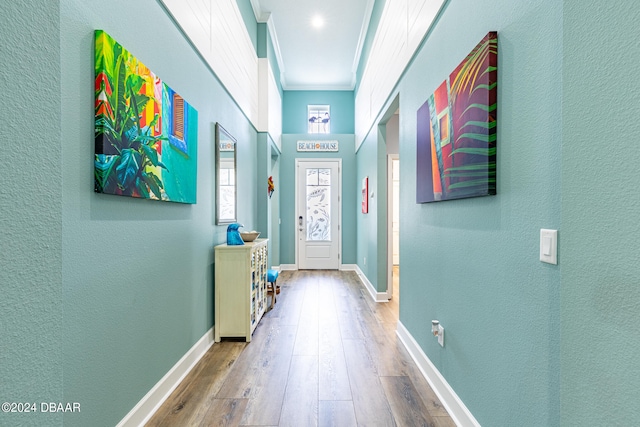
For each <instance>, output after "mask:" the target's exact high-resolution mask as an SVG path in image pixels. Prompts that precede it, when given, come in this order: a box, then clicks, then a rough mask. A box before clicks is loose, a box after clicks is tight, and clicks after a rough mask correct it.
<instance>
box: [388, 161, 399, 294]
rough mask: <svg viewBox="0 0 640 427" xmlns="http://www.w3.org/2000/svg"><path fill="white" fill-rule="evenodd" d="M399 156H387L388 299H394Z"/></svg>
mask: <svg viewBox="0 0 640 427" xmlns="http://www.w3.org/2000/svg"><path fill="white" fill-rule="evenodd" d="M394 160H400V155H399V154H387V298H388V299H391V298H392V297H393V161H394Z"/></svg>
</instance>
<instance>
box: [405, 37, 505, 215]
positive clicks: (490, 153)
mask: <svg viewBox="0 0 640 427" xmlns="http://www.w3.org/2000/svg"><path fill="white" fill-rule="evenodd" d="M497 64H498V34H497V33H496V32H490V33H488V34H487V35H486V36H485V37H484V38H483V39H482V40H481V41H480V43H478V45H477V46H476V47H475V48H474V49H473V50H472V51H471V53H470V54H469V55H468V56H467V57H466V58H465V59H464V60H463V61H462V62H461V63H460V65H458V66H457V67H456V69H455V70H453V72H452V73H451V74H450V75H449V78H448V79H447V80H445V81H444V82H442V84H440V86H438V88H437V89H436V90H435V92H434V93H433V94H432V95H431V96H430V97H429V99H427V101H426V102H425V103H424V104H423V105H422V106H421V107H420V108H419V109H418V114H417V120H418V125H417V153H416V154H417V176H416V180H417V181H416V202H417V203H427V202H437V201H443V200H452V199H461V198H466V197H478V196H488V195H495V194H496V142H497V138H496V136H497V135H496V131H497V77H498V71H497Z"/></svg>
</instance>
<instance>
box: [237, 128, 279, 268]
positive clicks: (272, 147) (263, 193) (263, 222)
mask: <svg viewBox="0 0 640 427" xmlns="http://www.w3.org/2000/svg"><path fill="white" fill-rule="evenodd" d="M256 160H257V166H256V172H257V179H258V182H257V183H258V191H257V192H256V206H257V212H258V215H257V223H256V226H255V227H254V229H255V230H256V231H259V232H260V238H268V239H269V242H268V244H267V245H268V252H269V266H278V265H280V225H279V224H278V222H277V218H278V216H277V215H279V211H280V209H279V205H280V192H279V191H278V192H274V193H273V194H272V195H271V197H269V194H268V192H267V188H268V179H269V177H270V176H272V177H273V179H274V184H275V183H276V182H278V181H279V164H280V163H279V160H280V152H279V150H278V148H277V147H276V144H275V143H274V142H273V139H271V137H270V136H269V134H268V133H266V132H259V133H258V144H257V149H256ZM244 229H245V230H248V229H246V228H244Z"/></svg>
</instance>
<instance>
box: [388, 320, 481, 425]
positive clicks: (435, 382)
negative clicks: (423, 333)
mask: <svg viewBox="0 0 640 427" xmlns="http://www.w3.org/2000/svg"><path fill="white" fill-rule="evenodd" d="M396 334H397V335H398V338H400V341H402V344H403V345H404V346H405V348H406V349H407V351H408V352H409V354H410V355H411V358H412V359H413V360H414V362H416V364H417V365H418V368H419V369H420V372H422V375H424V377H425V379H426V380H427V382H428V383H429V385H430V386H431V388H432V389H433V391H434V392H435V393H436V396H438V399H440V402H441V403H442V405H443V406H444V407H445V409H446V410H447V412H448V413H449V415H450V416H451V418H452V419H453V421H454V422H455V423H456V425H457V426H464V427H466V426H473V427H480V423H479V422H478V421H477V420H476V419H475V417H474V416H473V414H471V412H470V411H469V409H467V407H466V406H465V404H464V403H463V402H462V400H461V399H460V398H459V397H458V395H457V394H456V392H455V391H454V390H453V388H451V386H450V385H449V383H448V382H447V380H446V379H445V378H444V377H443V376H442V374H441V373H440V371H438V369H437V368H436V367H435V365H434V364H433V363H432V362H431V360H429V358H428V357H427V355H426V354H425V353H424V351H422V348H420V345H419V344H418V343H417V342H416V340H415V339H414V338H413V336H412V335H411V333H410V332H409V331H408V330H407V328H405V326H404V325H403V324H402V322H401V321H398V328H397V330H396Z"/></svg>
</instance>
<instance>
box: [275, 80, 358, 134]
mask: <svg viewBox="0 0 640 427" xmlns="http://www.w3.org/2000/svg"><path fill="white" fill-rule="evenodd" d="M308 105H330V106H331V133H334V134H350V133H355V119H354V97H353V92H352V91H313V90H307V91H305V90H300V91H292V90H286V91H284V96H283V98H282V133H292V134H294V133H307V119H308V117H307V106H308Z"/></svg>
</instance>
